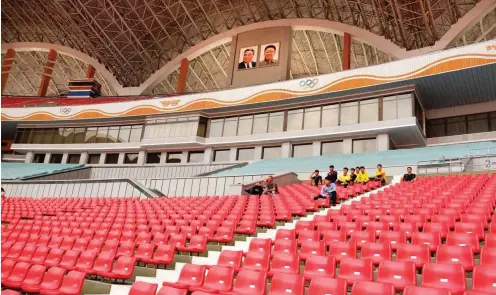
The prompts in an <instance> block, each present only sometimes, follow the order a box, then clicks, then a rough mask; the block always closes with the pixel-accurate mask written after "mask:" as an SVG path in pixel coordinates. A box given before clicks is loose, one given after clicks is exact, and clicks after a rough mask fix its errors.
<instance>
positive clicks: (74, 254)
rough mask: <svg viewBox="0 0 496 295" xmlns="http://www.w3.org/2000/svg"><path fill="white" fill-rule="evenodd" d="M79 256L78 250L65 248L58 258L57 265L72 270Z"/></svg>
mask: <svg viewBox="0 0 496 295" xmlns="http://www.w3.org/2000/svg"><path fill="white" fill-rule="evenodd" d="M78 257H79V251H74V250H67V251H65V253H64V255H63V256H62V259H61V260H60V263H59V267H61V268H65V269H69V270H72V269H73V267H74V266H75V265H76V262H77V259H78Z"/></svg>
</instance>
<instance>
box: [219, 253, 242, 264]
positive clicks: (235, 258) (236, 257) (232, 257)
mask: <svg viewBox="0 0 496 295" xmlns="http://www.w3.org/2000/svg"><path fill="white" fill-rule="evenodd" d="M242 261H243V252H242V251H231V250H224V251H222V252H221V253H220V256H219V260H218V261H217V265H218V266H224V267H233V268H239V267H241V262H242Z"/></svg>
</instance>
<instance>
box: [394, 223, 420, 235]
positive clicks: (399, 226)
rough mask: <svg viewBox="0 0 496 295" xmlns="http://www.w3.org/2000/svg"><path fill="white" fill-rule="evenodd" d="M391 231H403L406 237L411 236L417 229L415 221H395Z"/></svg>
mask: <svg viewBox="0 0 496 295" xmlns="http://www.w3.org/2000/svg"><path fill="white" fill-rule="evenodd" d="M393 231H396V232H404V233H405V234H406V237H407V238H408V239H411V238H412V235H413V233H415V232H417V231H418V227H417V225H416V224H415V223H405V222H396V223H395V224H394V226H393Z"/></svg>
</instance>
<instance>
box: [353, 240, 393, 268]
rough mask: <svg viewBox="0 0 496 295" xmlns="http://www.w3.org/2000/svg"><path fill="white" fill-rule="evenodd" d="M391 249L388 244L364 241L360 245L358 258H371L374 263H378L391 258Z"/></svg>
mask: <svg viewBox="0 0 496 295" xmlns="http://www.w3.org/2000/svg"><path fill="white" fill-rule="evenodd" d="M391 256H392V250H391V246H390V244H386V243H379V244H376V243H366V244H364V246H363V247H362V250H361V255H360V259H368V260H371V261H372V263H374V265H379V264H380V263H381V262H382V261H384V260H391Z"/></svg>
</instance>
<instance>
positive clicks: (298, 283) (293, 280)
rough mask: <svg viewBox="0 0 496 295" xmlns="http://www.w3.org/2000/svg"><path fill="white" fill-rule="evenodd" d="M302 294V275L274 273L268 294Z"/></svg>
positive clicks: (303, 284) (303, 282) (303, 280)
mask: <svg viewBox="0 0 496 295" xmlns="http://www.w3.org/2000/svg"><path fill="white" fill-rule="evenodd" d="M288 293H289V294H304V293H305V279H304V277H303V276H302V275H298V274H288V273H276V274H275V275H274V277H273V278H272V281H271V283H270V290H269V293H268V295H287V294H288Z"/></svg>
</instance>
